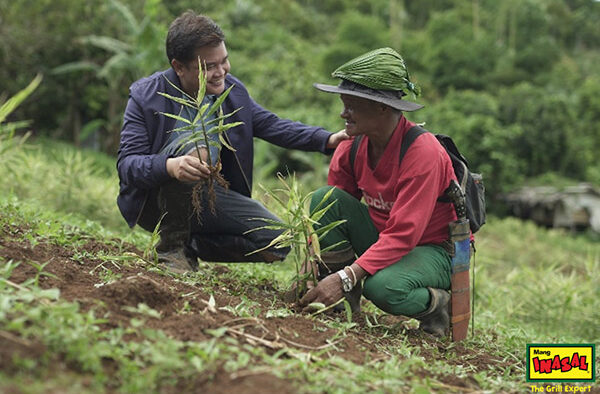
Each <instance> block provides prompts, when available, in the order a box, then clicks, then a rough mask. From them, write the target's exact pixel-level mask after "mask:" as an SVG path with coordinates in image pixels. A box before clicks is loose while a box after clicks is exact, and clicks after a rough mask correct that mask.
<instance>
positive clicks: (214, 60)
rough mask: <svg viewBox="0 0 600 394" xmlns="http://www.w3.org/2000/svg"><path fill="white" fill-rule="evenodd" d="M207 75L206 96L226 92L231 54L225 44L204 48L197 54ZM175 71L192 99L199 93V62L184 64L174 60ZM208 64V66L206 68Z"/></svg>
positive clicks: (193, 61)
mask: <svg viewBox="0 0 600 394" xmlns="http://www.w3.org/2000/svg"><path fill="white" fill-rule="evenodd" d="M196 55H197V57H199V58H200V62H201V63H202V67H203V68H204V67H205V68H204V71H205V73H206V94H221V93H223V91H224V90H225V77H226V76H227V74H228V73H229V69H230V68H231V65H230V64H229V54H228V53H227V48H226V47H225V43H224V42H221V43H220V44H219V45H217V46H216V47H211V46H204V47H202V48H200V49H198V51H197V52H196ZM174 62H176V64H174V68H175V71H176V72H177V76H178V77H179V81H180V82H181V86H182V87H183V90H184V91H185V92H186V93H187V94H189V95H190V96H192V97H196V95H197V93H198V60H192V61H191V62H188V63H187V64H182V63H179V62H177V61H176V60H174ZM205 64H206V66H205Z"/></svg>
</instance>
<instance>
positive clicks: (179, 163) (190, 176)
mask: <svg viewBox="0 0 600 394" xmlns="http://www.w3.org/2000/svg"><path fill="white" fill-rule="evenodd" d="M167 172H168V173H169V175H170V176H171V177H172V178H175V179H177V180H178V181H181V182H197V181H199V180H200V179H201V178H208V176H209V175H210V170H209V169H208V166H207V165H206V163H204V162H202V161H201V160H200V159H198V158H197V157H195V156H192V155H185V156H179V157H171V158H169V159H167Z"/></svg>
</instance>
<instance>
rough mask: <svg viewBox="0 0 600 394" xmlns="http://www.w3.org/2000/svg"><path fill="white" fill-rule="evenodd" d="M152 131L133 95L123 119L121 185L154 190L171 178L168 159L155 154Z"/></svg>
mask: <svg viewBox="0 0 600 394" xmlns="http://www.w3.org/2000/svg"><path fill="white" fill-rule="evenodd" d="M152 132H153V130H151V128H150V127H149V125H147V122H146V117H145V116H144V111H143V109H142V106H141V105H140V104H139V103H138V102H137V101H136V100H135V99H134V98H133V97H132V96H131V95H130V97H129V100H128V102H127V107H126V109H125V114H124V117H123V128H122V130H121V141H120V145H119V153H118V158H117V170H118V173H119V179H120V180H121V182H123V183H125V184H129V185H132V186H135V187H137V188H140V189H152V188H154V187H157V186H158V185H159V184H160V183H162V182H165V181H166V180H168V179H170V176H169V174H168V173H167V159H168V156H167V155H165V154H156V153H153V152H152V141H151V139H150V135H151V133H152ZM154 132H155V131H154Z"/></svg>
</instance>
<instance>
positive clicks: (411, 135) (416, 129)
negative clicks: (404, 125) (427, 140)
mask: <svg viewBox="0 0 600 394" xmlns="http://www.w3.org/2000/svg"><path fill="white" fill-rule="evenodd" d="M427 132H428V131H427V130H425V129H424V128H422V127H421V126H416V125H415V126H413V127H411V128H410V130H408V131H407V132H406V134H405V135H404V138H403V139H402V145H400V160H398V165H400V163H402V159H404V155H406V151H407V150H408V148H410V146H411V145H412V143H413V142H415V140H416V139H417V137H418V136H420V135H421V134H425V133H427Z"/></svg>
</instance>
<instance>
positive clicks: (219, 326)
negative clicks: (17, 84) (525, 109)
mask: <svg viewBox="0 0 600 394" xmlns="http://www.w3.org/2000/svg"><path fill="white" fill-rule="evenodd" d="M41 145H42V146H43V149H41V148H40V146H37V145H30V144H26V145H23V146H21V147H17V148H14V149H11V150H10V151H9V152H8V154H7V155H5V156H2V159H3V160H1V161H0V171H2V172H4V173H10V172H11V171H13V167H10V166H11V165H12V164H11V163H12V162H13V161H14V160H15V159H17V160H27V161H26V163H28V164H27V166H24V167H22V169H21V171H20V172H19V176H16V177H11V178H8V179H6V178H5V180H3V181H2V185H1V186H2V187H0V190H2V192H1V193H0V212H2V214H1V215H0V228H1V229H2V230H0V235H1V236H0V256H2V257H0V299H1V302H0V344H2V346H0V348H4V349H7V350H6V351H8V352H11V353H9V356H5V354H6V353H1V354H2V360H3V361H2V362H1V366H2V368H1V371H2V372H0V381H1V382H2V383H1V384H0V391H1V390H11V389H13V390H20V391H22V392H26V393H35V392H47V391H51V390H58V391H62V392H73V393H75V392H89V393H95V392H103V391H106V390H114V391H117V392H140V393H141V392H152V391H161V390H162V391H165V392H170V391H175V390H184V391H185V390H187V391H190V390H192V391H193V390H200V391H203V392H211V390H216V388H215V387H217V386H214V385H220V386H219V387H232V390H235V387H238V386H236V384H237V383H236V382H238V383H239V382H242V381H246V382H247V384H255V385H259V387H272V388H273V390H278V389H281V387H286V390H288V391H290V390H291V392H296V391H297V392H357V393H358V392H364V390H365V388H368V389H369V390H371V391H375V392H398V390H400V391H402V392H413V393H420V392H431V391H437V392H448V391H450V392H452V391H454V392H461V391H463V390H464V391H469V390H473V389H475V390H489V391H491V392H500V391H503V392H515V393H516V392H523V390H524V389H528V386H527V385H526V384H525V380H524V373H525V365H524V352H525V348H526V344H527V343H532V342H552V343H554V342H558V343H584V342H585V343H599V342H600V330H599V328H598V325H597V324H596V323H597V322H598V321H599V319H600V315H599V312H598V311H599V310H600V301H599V300H600V297H599V296H600V294H599V289H598V286H597V283H599V281H600V274H599V272H600V269H599V268H600V245H599V244H598V243H597V242H592V241H590V240H589V239H587V238H586V237H583V236H579V237H574V236H569V235H567V234H566V233H563V232H559V231H555V230H544V229H540V228H537V227H535V226H534V225H533V224H530V223H523V222H520V221H517V220H514V219H496V218H491V220H490V223H489V224H487V225H486V226H485V227H483V229H482V230H481V231H480V233H479V234H478V240H477V244H478V249H479V251H478V253H477V255H476V280H477V287H476V302H475V335H474V336H472V337H471V336H469V338H468V339H467V340H466V341H464V342H462V343H459V344H454V343H449V342H438V341H436V340H434V339H432V338H429V337H424V336H422V335H420V334H417V333H416V332H415V331H414V330H411V327H412V328H414V326H415V325H414V323H415V322H414V320H408V321H406V320H401V319H393V318H392V317H391V316H388V315H386V314H384V313H383V312H381V311H380V310H378V309H377V308H375V307H374V306H373V305H372V304H370V303H368V302H367V303H365V304H363V310H364V312H363V313H361V314H360V316H356V317H353V318H356V319H358V320H353V321H348V320H347V317H346V316H345V315H343V314H342V315H343V316H342V315H340V316H338V317H335V316H334V317H331V316H323V315H316V316H313V317H311V318H309V317H308V316H307V317H305V318H299V317H298V315H297V313H296V312H294V311H293V310H291V309H290V307H289V305H286V304H283V303H282V302H281V301H280V297H281V293H282V292H283V291H285V290H286V289H287V286H288V284H289V283H290V281H291V280H292V279H293V278H294V276H295V275H296V273H295V268H294V262H293V261H292V260H293V259H289V260H288V261H285V262H283V263H279V264H273V265H267V264H207V263H203V264H201V267H200V271H199V272H198V273H194V274H188V275H185V276H177V275H170V274H167V273H165V272H163V271H162V270H161V269H159V268H158V267H156V266H154V264H153V263H152V262H151V261H144V260H142V259H141V256H142V255H143V252H142V251H143V250H144V249H145V248H147V245H148V244H149V243H150V242H151V234H148V233H141V232H138V231H135V232H132V231H131V230H129V229H128V228H127V226H126V225H125V223H122V222H119V221H117V220H116V219H115V220H114V221H113V220H112V219H110V220H109V217H114V218H117V217H118V212H117V208H116V206H115V204H114V192H115V191H116V188H115V186H114V185H116V183H117V178H116V174H115V173H114V172H108V171H106V170H107V165H108V163H109V162H110V158H108V157H102V156H101V155H99V154H95V155H90V154H88V153H85V152H81V151H79V150H76V149H74V148H69V147H68V146H67V145H62V144H56V143H54V142H51V141H43V144H41ZM74 157H80V159H78V160H80V161H81V162H80V164H73V163H77V161H74V160H73V158H74ZM83 158H85V159H83ZM65 163H70V165H71V166H73V168H75V169H78V170H82V171H83V168H87V172H81V174H82V175H81V176H80V177H79V182H76V183H73V182H71V181H72V179H71V178H72V176H73V174H72V173H69V172H67V171H59V169H60V168H63V167H65ZM36 173H40V174H53V176H52V177H51V179H46V180H42V179H41V178H40V177H38V176H36V175H35V174H36ZM8 182H10V183H8ZM40 182H43V183H42V184H41V185H40ZM69 182H71V183H69ZM270 182H275V180H272V179H270V178H269V179H262V180H261V183H263V184H265V185H268V186H269V187H266V189H267V190H274V187H275V184H273V183H270ZM94 183H101V184H102V185H106V188H102V187H91V185H92V184H94ZM54 184H56V185H60V184H68V185H70V187H71V189H70V190H71V193H72V194H73V196H85V199H83V198H80V199H79V200H83V201H88V200H89V201H92V202H93V204H94V206H95V209H91V210H86V209H87V208H86V207H87V205H85V204H83V202H79V203H76V201H77V199H75V198H74V199H73V200H71V201H70V202H69V203H66V202H65V201H66V200H65V199H63V198H61V196H62V194H63V193H62V189H61V188H60V187H58V186H56V187H55V186H53V185H54ZM111 184H112V185H113V186H110V185H111ZM8 185H10V186H11V187H10V188H9V187H8ZM306 186H307V187H313V186H316V185H312V184H308V185H306ZM40 188H41V189H43V192H42V191H41V190H39V189H40ZM110 190H112V191H113V192H110ZM258 197H259V198H262V197H263V196H261V195H258ZM264 198H265V200H264V202H265V203H266V204H268V205H269V206H273V208H274V209H276V212H277V213H278V215H280V216H283V215H284V213H285V209H286V208H285V207H283V206H279V205H277V204H272V200H270V198H272V197H270V196H269V195H265V196H264ZM65 204H66V205H65ZM125 240H126V241H128V242H132V243H133V245H136V246H137V249H133V250H132V246H131V244H128V243H126V242H124V241H125ZM90 242H93V243H94V245H96V246H94V247H91V246H90ZM98 245H104V246H102V247H101V248H99V246H98ZM15 251H19V253H20V256H21V257H18V258H17V257H16V256H15ZM36 255H41V256H42V257H41V258H38V257H34V256H36ZM28 256H29V257H28ZM43 256H46V257H43ZM53 256H54V257H53ZM61 256H65V257H61ZM61 267H64V268H61ZM65 271H68V272H70V274H69V275H84V277H85V278H86V279H85V280H84V279H83V277H80V276H76V277H75V278H76V280H69V279H67V276H65V275H66V274H65ZM71 277H72V276H71ZM69 282H81V283H82V285H81V286H80V287H79V289H80V290H79V291H83V289H87V290H86V291H87V292H89V293H87V294H90V295H89V296H79V297H76V296H73V295H72V291H73V290H72V289H71V288H70V287H69V286H70V283H69ZM133 286H135V287H133ZM130 288H131V289H135V290H134V292H133V293H132V292H131V291H130V290H127V289H130ZM60 289H63V290H62V291H61V290H60ZM148 289H150V290H152V291H151V292H150V291H149V290H148ZM145 292H148V295H147V296H144V294H145ZM111 297H118V299H117V300H115V299H114V298H111ZM186 319H189V321H192V322H194V323H193V325H188V326H185V327H186V328H185V329H184V330H183V331H173V330H172V325H176V324H177V322H185V321H188V320H186ZM298 319H300V320H298ZM274 327H277V328H274ZM282 327H283V328H282ZM301 328H302V329H303V330H304V331H300V329H301ZM306 330H308V332H307V331H306ZM307 335H308V336H307ZM319 336H325V339H324V340H323V341H322V342H320V343H315V342H310V341H309V339H310V338H313V337H315V338H317V337H319ZM186 338H187V339H186ZM190 338H192V339H190ZM282 338H283V339H282ZM284 339H285V341H284ZM286 341H287V342H286ZM307 343H308V345H307ZM298 344H300V345H303V346H304V347H298ZM353 351H354V352H359V353H361V354H363V357H365V358H362V359H358V360H356V359H353V358H352V357H357V356H353V354H354V353H353ZM0 352H1V351H0ZM9 360H10V361H9ZM360 360H362V361H360ZM597 365H598V363H597ZM265 374H266V376H267V378H266V379H268V380H267V381H258V382H257V381H248V380H249V379H251V378H252V377H256V376H263V375H265ZM263 377H264V376H263ZM244 379H245V380H244ZM67 382H68V383H67ZM284 382H285V383H284ZM240 384H241V383H240Z"/></svg>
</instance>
